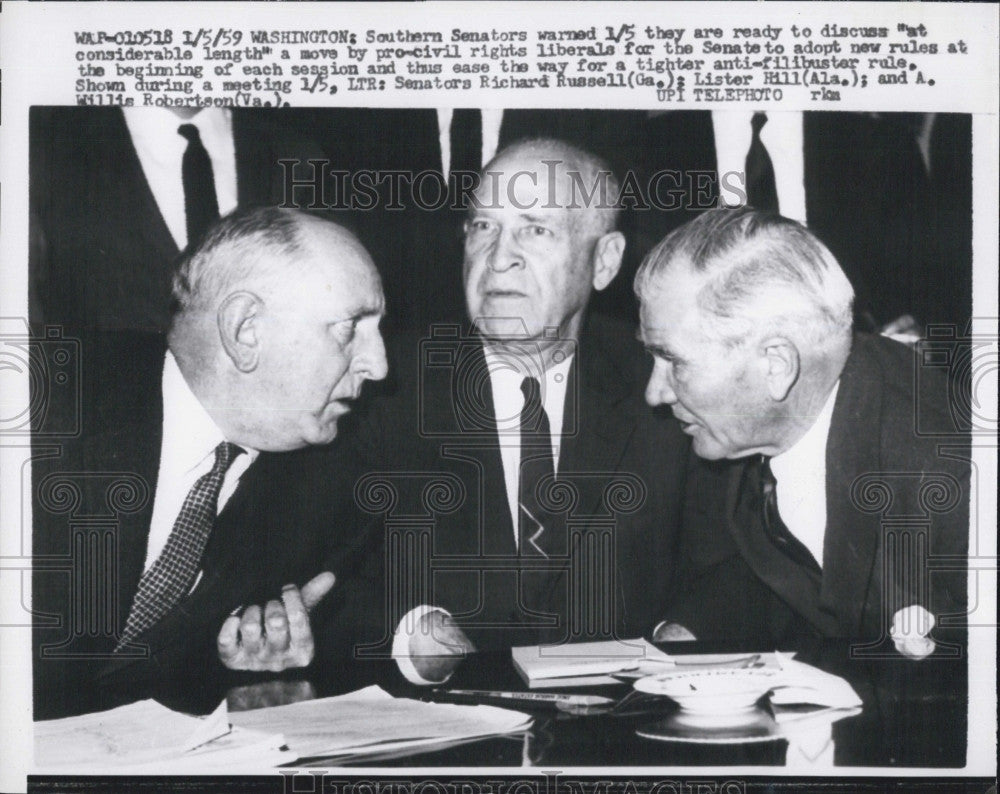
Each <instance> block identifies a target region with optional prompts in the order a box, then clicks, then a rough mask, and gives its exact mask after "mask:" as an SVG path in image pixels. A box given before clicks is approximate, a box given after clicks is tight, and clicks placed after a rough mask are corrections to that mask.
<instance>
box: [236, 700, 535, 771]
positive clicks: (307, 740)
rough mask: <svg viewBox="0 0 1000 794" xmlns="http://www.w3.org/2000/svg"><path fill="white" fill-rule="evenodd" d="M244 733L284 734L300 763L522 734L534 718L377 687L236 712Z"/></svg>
mask: <svg viewBox="0 0 1000 794" xmlns="http://www.w3.org/2000/svg"><path fill="white" fill-rule="evenodd" d="M230 719H231V720H232V722H233V723H234V724H235V725H238V726H240V727H243V728H248V729H253V730H257V731H263V732H267V733H280V734H282V735H283V736H284V737H285V739H286V741H287V742H288V747H289V749H290V750H291V751H292V752H293V753H294V754H295V755H296V756H298V757H299V758H315V757H318V756H323V757H328V758H335V757H337V756H346V755H351V756H354V755H358V754H359V753H364V752H366V751H371V752H380V753H381V752H386V751H389V750H402V749H418V748H421V747H424V746H426V747H428V748H429V747H433V746H434V745H440V744H441V743H443V742H447V741H458V740H462V739H473V738H477V737H484V736H493V735H502V734H508V733H517V732H520V731H523V730H526V729H527V728H528V726H529V725H531V717H530V716H529V715H527V714H523V713H521V712H518V711H511V710H509V709H503V708H497V707H496V706H465V705H454V704H451V703H424V702H422V701H419V700H411V699H409V698H394V697H392V696H391V695H390V694H388V693H387V692H386V691H384V690H383V689H381V688H379V687H377V686H370V687H368V688H366V689H361V690H359V691H357V692H352V693H350V694H347V695H340V696H338V697H331V698H322V699H319V700H306V701H302V702H300V703H293V704H291V705H288V706H275V707H273V708H265V709H257V710H254V711H240V712H234V713H233V714H231V715H230Z"/></svg>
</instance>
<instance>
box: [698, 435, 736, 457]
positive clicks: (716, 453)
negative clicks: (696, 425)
mask: <svg viewBox="0 0 1000 794" xmlns="http://www.w3.org/2000/svg"><path fill="white" fill-rule="evenodd" d="M691 449H693V450H694V454H695V455H697V456H698V457H699V458H703V459H704V460H722V459H723V458H727V457H729V455H727V454H726V450H724V449H722V448H721V447H720V446H719V445H718V444H714V443H712V442H711V441H705V440H704V439H703V438H701V437H699V436H694V437H693V438H692V440H691Z"/></svg>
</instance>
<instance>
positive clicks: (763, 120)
mask: <svg viewBox="0 0 1000 794" xmlns="http://www.w3.org/2000/svg"><path fill="white" fill-rule="evenodd" d="M744 118H746V116H744ZM744 123H745V122H744ZM765 124H767V113H764V112H758V113H754V114H753V118H751V119H750V128H751V129H752V130H753V134H754V135H760V131H761V130H762V129H764V125H765ZM744 129H746V128H744Z"/></svg>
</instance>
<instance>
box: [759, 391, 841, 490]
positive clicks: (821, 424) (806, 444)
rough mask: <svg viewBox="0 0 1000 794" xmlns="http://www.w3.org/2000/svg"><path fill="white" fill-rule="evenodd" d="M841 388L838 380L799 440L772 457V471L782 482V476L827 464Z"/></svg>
mask: <svg viewBox="0 0 1000 794" xmlns="http://www.w3.org/2000/svg"><path fill="white" fill-rule="evenodd" d="M839 389H840V381H839V380H838V381H837V382H836V383H835V384H834V385H833V389H832V390H831V391H830V394H829V396H828V397H827V398H826V402H825V403H824V404H823V408H822V409H821V410H820V412H819V414H817V416H816V421H815V422H813V423H812V426H811V427H810V428H809V429H808V430H807V431H806V432H805V435H803V436H802V438H800V439H799V440H798V441H796V442H795V443H794V444H792V446H791V447H789V448H788V449H786V450H785V451H784V452H782V453H781V454H779V455H775V456H774V457H773V458H771V471H772V472H773V473H774V476H775V478H776V479H777V480H778V481H779V482H780V481H781V478H782V476H786V477H787V476H790V475H793V474H794V473H795V472H802V471H805V470H806V469H815V468H816V466H818V465H823V466H825V465H826V440H827V437H828V436H829V435H830V422H831V420H832V419H833V406H834V403H836V401H837V391H838V390H839Z"/></svg>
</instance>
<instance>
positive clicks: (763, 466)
mask: <svg viewBox="0 0 1000 794" xmlns="http://www.w3.org/2000/svg"><path fill="white" fill-rule="evenodd" d="M760 487H761V502H762V505H763V517H762V518H763V522H764V532H765V533H766V534H767V537H768V538H769V539H770V541H771V542H772V543H773V544H774V545H775V546H776V547H777V548H778V549H779V550H781V552H782V553H784V554H785V555H786V556H788V557H790V558H791V559H792V560H794V561H795V562H796V563H798V564H799V565H801V566H803V567H805V568H808V569H810V570H812V571H814V572H816V573H820V567H819V565H818V564H817V562H816V558H815V557H813V555H812V552H810V551H809V549H807V548H806V547H805V545H804V544H803V543H802V542H801V541H800V540H799V539H798V538H797V537H795V535H793V534H792V533H791V532H790V531H789V529H788V527H787V526H785V522H784V521H782V520H781V514H780V513H779V512H778V481H777V480H776V479H775V478H774V474H773V472H772V471H771V461H770V460H768V459H767V458H766V457H764V456H763V455H761V457H760Z"/></svg>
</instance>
